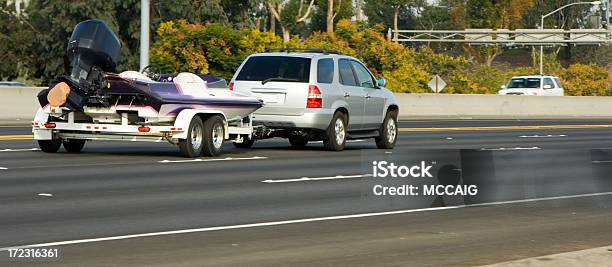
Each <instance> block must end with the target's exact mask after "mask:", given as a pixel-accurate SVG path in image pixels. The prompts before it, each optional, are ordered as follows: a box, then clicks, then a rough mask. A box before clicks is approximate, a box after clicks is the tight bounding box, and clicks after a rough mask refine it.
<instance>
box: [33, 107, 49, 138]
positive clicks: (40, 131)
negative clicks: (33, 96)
mask: <svg viewBox="0 0 612 267" xmlns="http://www.w3.org/2000/svg"><path fill="white" fill-rule="evenodd" d="M48 108H49V107H48V106H45V107H42V108H38V111H36V115H35V116H34V121H32V134H33V138H34V140H51V139H53V130H51V129H45V128H41V127H40V126H39V125H41V124H45V123H46V122H47V121H48V120H49V113H48V111H47V109H48Z"/></svg>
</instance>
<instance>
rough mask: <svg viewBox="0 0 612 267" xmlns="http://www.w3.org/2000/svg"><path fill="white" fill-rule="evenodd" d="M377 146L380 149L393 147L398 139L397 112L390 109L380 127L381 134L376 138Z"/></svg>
mask: <svg viewBox="0 0 612 267" xmlns="http://www.w3.org/2000/svg"><path fill="white" fill-rule="evenodd" d="M375 140H376V147H378V148H380V149H392V148H393V147H395V142H396V141H397V114H396V112H394V111H388V112H387V115H386V116H385V119H384V120H383V124H382V126H381V127H380V136H378V137H376V138H375Z"/></svg>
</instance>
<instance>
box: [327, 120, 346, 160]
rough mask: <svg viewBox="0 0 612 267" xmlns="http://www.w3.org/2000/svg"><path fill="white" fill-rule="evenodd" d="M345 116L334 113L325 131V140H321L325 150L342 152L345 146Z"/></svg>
mask: <svg viewBox="0 0 612 267" xmlns="http://www.w3.org/2000/svg"><path fill="white" fill-rule="evenodd" d="M346 121H347V120H346V115H344V113H342V112H339V111H336V113H334V116H333V117H332V120H331V122H330V124H329V126H328V127H327V130H326V131H325V135H326V138H325V140H323V145H324V146H325V149H327V150H331V151H342V150H343V149H344V145H345V144H346Z"/></svg>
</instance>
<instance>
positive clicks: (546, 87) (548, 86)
mask: <svg viewBox="0 0 612 267" xmlns="http://www.w3.org/2000/svg"><path fill="white" fill-rule="evenodd" d="M544 89H552V86H550V84H547V85H544Z"/></svg>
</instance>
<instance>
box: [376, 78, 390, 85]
mask: <svg viewBox="0 0 612 267" xmlns="http://www.w3.org/2000/svg"><path fill="white" fill-rule="evenodd" d="M376 83H377V85H378V87H385V86H387V80H385V78H380V79H378V80H377V81H376Z"/></svg>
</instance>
